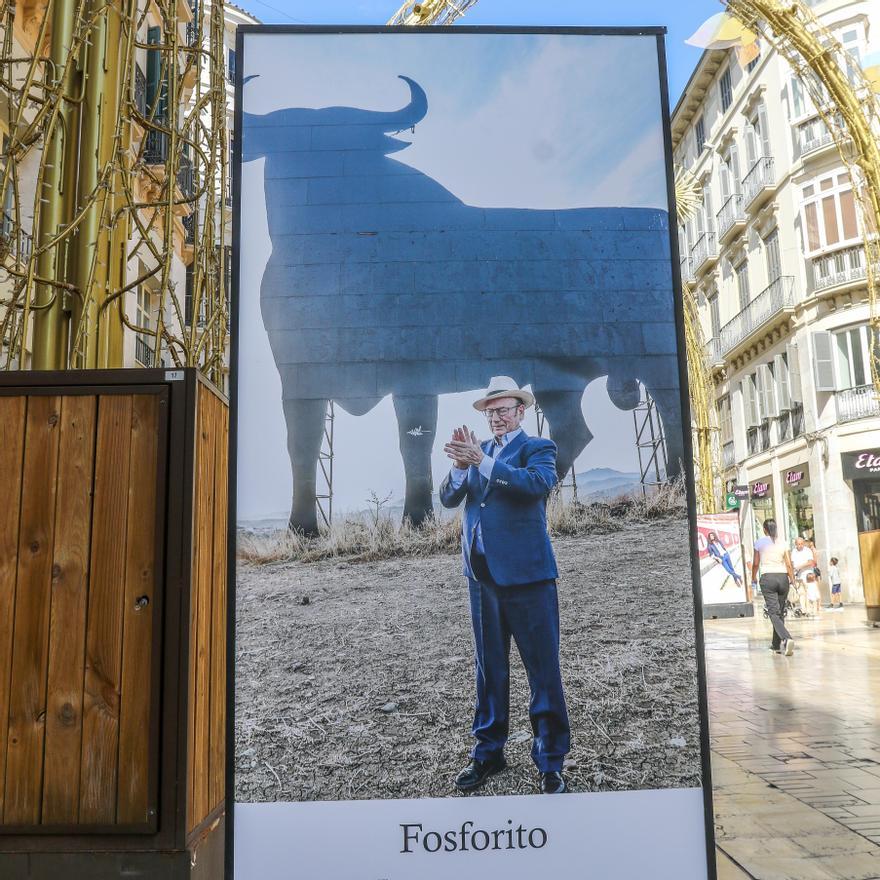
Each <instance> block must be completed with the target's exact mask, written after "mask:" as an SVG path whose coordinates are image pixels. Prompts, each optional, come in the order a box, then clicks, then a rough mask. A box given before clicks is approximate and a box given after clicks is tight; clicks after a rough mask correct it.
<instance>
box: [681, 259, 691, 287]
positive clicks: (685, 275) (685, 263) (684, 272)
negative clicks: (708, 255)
mask: <svg viewBox="0 0 880 880" xmlns="http://www.w3.org/2000/svg"><path fill="white" fill-rule="evenodd" d="M681 280H682V281H693V280H694V270H693V269H692V268H691V260H690V257H682V258H681Z"/></svg>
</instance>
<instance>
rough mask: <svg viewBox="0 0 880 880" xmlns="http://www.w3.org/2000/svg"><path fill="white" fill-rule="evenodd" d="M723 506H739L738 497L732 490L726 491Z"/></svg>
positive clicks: (734, 507)
mask: <svg viewBox="0 0 880 880" xmlns="http://www.w3.org/2000/svg"><path fill="white" fill-rule="evenodd" d="M724 506H725V507H726V508H727V509H728V510H737V509H738V508H739V498H737V497H736V495H734V494H733V492H728V493H727V494H726V495H725V496H724Z"/></svg>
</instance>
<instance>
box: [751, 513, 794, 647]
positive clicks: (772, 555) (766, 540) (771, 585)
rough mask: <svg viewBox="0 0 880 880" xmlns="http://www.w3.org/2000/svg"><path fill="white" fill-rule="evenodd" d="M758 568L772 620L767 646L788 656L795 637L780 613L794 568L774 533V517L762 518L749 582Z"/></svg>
mask: <svg viewBox="0 0 880 880" xmlns="http://www.w3.org/2000/svg"><path fill="white" fill-rule="evenodd" d="M759 568H760V571H761V594H762V595H763V596H764V604H765V605H766V607H767V615H768V617H769V618H770V622H771V623H772V624H773V639H772V641H771V642H770V650H771V651H775V652H776V653H777V654H779V653H784V654H785V656H786V657H791V655H792V654H793V653H794V640H793V639H792V637H791V633H790V632H789V631H788V630H787V629H786V628H785V623H784V621H783V619H782V618H783V614H784V612H785V602H786V600H787V598H788V591H789V589H790V588H791V585H792V584H793V583H794V571H793V570H792V567H791V555H790V554H789V552H788V545H787V544H786V543H785V541H780V540H779V537H778V534H777V527H776V520H774V519H768V520H765V521H764V537H763V538H758V540H757V541H755V555H754V557H753V559H752V584H754V583H755V581H756V580H757V578H758V569H759Z"/></svg>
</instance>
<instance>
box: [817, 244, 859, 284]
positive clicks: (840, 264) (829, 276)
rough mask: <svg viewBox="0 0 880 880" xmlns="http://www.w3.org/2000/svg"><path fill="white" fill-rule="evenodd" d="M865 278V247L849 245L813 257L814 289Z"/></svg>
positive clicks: (850, 282)
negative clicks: (831, 252) (830, 252)
mask: <svg viewBox="0 0 880 880" xmlns="http://www.w3.org/2000/svg"><path fill="white" fill-rule="evenodd" d="M864 280H865V249H864V248H863V247H849V248H844V249H843V250H839V251H835V252H834V253H833V254H825V255H823V256H821V257H814V259H813V291H814V292H815V293H819V292H820V291H822V290H827V289H828V288H829V287H837V286H838V285H841V284H852V283H855V282H859V281H864Z"/></svg>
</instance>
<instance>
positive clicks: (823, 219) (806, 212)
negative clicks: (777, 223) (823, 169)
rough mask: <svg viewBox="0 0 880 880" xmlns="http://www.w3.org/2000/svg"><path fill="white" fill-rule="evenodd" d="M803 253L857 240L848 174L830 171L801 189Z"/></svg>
mask: <svg viewBox="0 0 880 880" xmlns="http://www.w3.org/2000/svg"><path fill="white" fill-rule="evenodd" d="M802 194H803V204H802V214H803V233H804V252H805V253H806V255H807V256H812V255H814V254H816V253H819V252H821V251H824V250H832V249H835V248H838V247H844V246H848V245H850V244H857V243H859V242H860V241H861V233H860V232H859V223H858V219H857V215H856V204H855V197H854V196H853V191H852V183H851V181H850V177H849V175H848V174H840V173H838V174H832V175H829V176H827V177H824V178H821V179H819V180H818V181H816V182H815V183H811V184H808V185H807V186H805V187H804V188H803V193H802Z"/></svg>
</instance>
